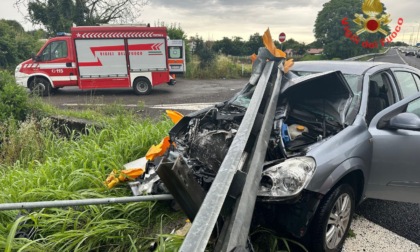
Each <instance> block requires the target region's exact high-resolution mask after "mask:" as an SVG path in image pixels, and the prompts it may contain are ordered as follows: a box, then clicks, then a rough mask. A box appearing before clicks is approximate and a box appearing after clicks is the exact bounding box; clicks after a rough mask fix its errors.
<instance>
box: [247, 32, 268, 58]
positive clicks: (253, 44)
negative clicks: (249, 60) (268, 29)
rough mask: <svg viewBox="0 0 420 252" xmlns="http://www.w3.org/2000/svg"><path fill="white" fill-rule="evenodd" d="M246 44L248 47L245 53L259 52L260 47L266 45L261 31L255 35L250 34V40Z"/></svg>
mask: <svg viewBox="0 0 420 252" xmlns="http://www.w3.org/2000/svg"><path fill="white" fill-rule="evenodd" d="M245 46H246V48H247V49H246V50H247V51H246V54H245V55H251V54H253V53H258V49H260V47H264V44H263V40H262V37H261V35H260V34H259V33H254V34H253V35H251V36H249V40H248V41H247V42H246V43H245Z"/></svg>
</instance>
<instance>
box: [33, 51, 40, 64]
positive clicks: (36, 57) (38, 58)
mask: <svg viewBox="0 0 420 252" xmlns="http://www.w3.org/2000/svg"><path fill="white" fill-rule="evenodd" d="M32 60H33V61H35V62H37V61H41V56H38V55H35V54H34V53H32Z"/></svg>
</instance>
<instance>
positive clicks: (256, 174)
mask: <svg viewBox="0 0 420 252" xmlns="http://www.w3.org/2000/svg"><path fill="white" fill-rule="evenodd" d="M277 64H278V62H274V61H269V62H267V63H266V64H265V67H264V70H263V72H262V73H261V75H260V78H259V81H258V84H257V87H256V89H255V91H254V94H253V96H252V99H251V101H250V104H249V106H248V109H247V111H246V113H245V116H244V118H243V120H242V122H241V124H240V126H239V129H238V132H237V133H236V136H235V138H234V140H233V142H232V144H231V146H230V148H229V150H228V153H227V155H226V156H225V158H224V160H223V162H222V165H221V167H220V169H219V171H218V173H217V175H216V178H215V179H214V181H213V183H212V185H211V187H210V190H209V191H208V193H207V195H206V197H205V199H204V201H203V204H202V205H201V207H200V209H199V211H198V213H197V215H196V217H195V219H194V221H193V223H192V227H191V229H190V230H189V232H188V234H187V236H186V238H185V240H184V242H183V244H182V246H181V249H180V251H183V252H192V251H194V252H199V251H204V250H205V249H206V246H207V244H208V241H209V239H210V236H211V234H212V232H213V229H214V227H215V225H216V222H217V220H218V218H219V216H220V213H221V210H222V208H223V207H224V205H225V204H226V201H227V200H226V199H227V197H228V192H229V189H230V188H231V185H232V183H233V181H234V176H235V174H236V173H237V172H238V171H239V170H243V169H242V167H244V168H245V169H246V168H249V171H247V170H243V171H241V172H242V173H243V172H245V174H246V173H247V174H246V176H247V177H246V180H245V187H244V185H239V187H241V189H240V191H241V192H242V195H240V196H239V197H238V198H237V199H236V203H235V204H234V210H233V212H232V213H230V214H229V216H228V218H226V221H225V223H224V224H223V228H222V233H221V235H220V236H219V237H218V238H217V239H218V242H217V247H216V249H219V250H217V251H231V250H232V249H233V248H235V247H237V248H239V247H241V248H245V247H246V242H247V237H248V232H249V225H250V223H251V217H252V213H253V206H254V204H255V198H256V194H257V191H256V190H257V187H258V185H259V182H260V177H261V170H262V165H263V162H264V157H265V151H266V148H267V143H268V138H269V136H270V132H271V127H272V120H273V118H274V112H275V107H276V104H277V101H276V100H275V99H277V97H278V93H279V90H280V83H281V79H282V74H283V73H282V72H281V71H280V70H279V73H278V75H277V80H276V81H275V85H274V84H273V82H274V81H272V82H271V85H269V81H270V78H271V77H272V76H271V75H272V72H273V67H274V66H275V65H276V66H277ZM280 64H283V62H280ZM274 78H275V77H274ZM274 78H273V79H274ZM273 86H275V87H273ZM273 100H275V101H273ZM264 104H265V106H264ZM267 111H269V112H268V113H267ZM261 121H262V122H261ZM270 121H271V123H270ZM258 127H259V128H258ZM267 132H268V133H267ZM252 133H253V134H254V135H255V139H253V140H255V141H254V143H253V145H252V146H251V147H252V149H251V150H248V151H249V152H250V153H248V154H251V155H250V156H251V157H250V158H248V160H247V161H246V162H245V163H241V161H243V160H242V157H243V156H244V154H246V153H245V148H246V146H247V144H248V141H249V139H250V136H251V134H252ZM260 151H261V153H258V152H260ZM262 152H264V155H262V154H263V153H262ZM251 166H253V167H251ZM236 186H238V185H236ZM244 196H246V197H244ZM247 204H250V205H247ZM244 206H247V207H244ZM251 206H252V207H251Z"/></svg>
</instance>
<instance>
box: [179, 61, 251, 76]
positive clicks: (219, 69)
mask: <svg viewBox="0 0 420 252" xmlns="http://www.w3.org/2000/svg"><path fill="white" fill-rule="evenodd" d="M248 61H249V63H248V64H246V63H243V62H240V61H239V60H234V59H231V58H229V57H226V56H223V55H219V56H217V58H216V60H215V61H214V62H213V63H212V64H210V65H208V66H204V67H203V66H201V64H200V63H199V62H197V61H192V62H190V63H189V64H188V65H187V72H186V77H187V78H191V79H221V78H227V79H237V78H246V77H249V76H250V75H251V71H252V65H251V60H250V59H248Z"/></svg>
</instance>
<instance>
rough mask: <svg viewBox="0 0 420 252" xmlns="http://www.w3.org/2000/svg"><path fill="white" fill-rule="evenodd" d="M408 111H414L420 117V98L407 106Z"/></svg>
mask: <svg viewBox="0 0 420 252" xmlns="http://www.w3.org/2000/svg"><path fill="white" fill-rule="evenodd" d="M407 112H410V113H414V114H416V115H417V116H418V117H420V99H417V100H415V101H412V102H410V103H409V104H408V106H407Z"/></svg>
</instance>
